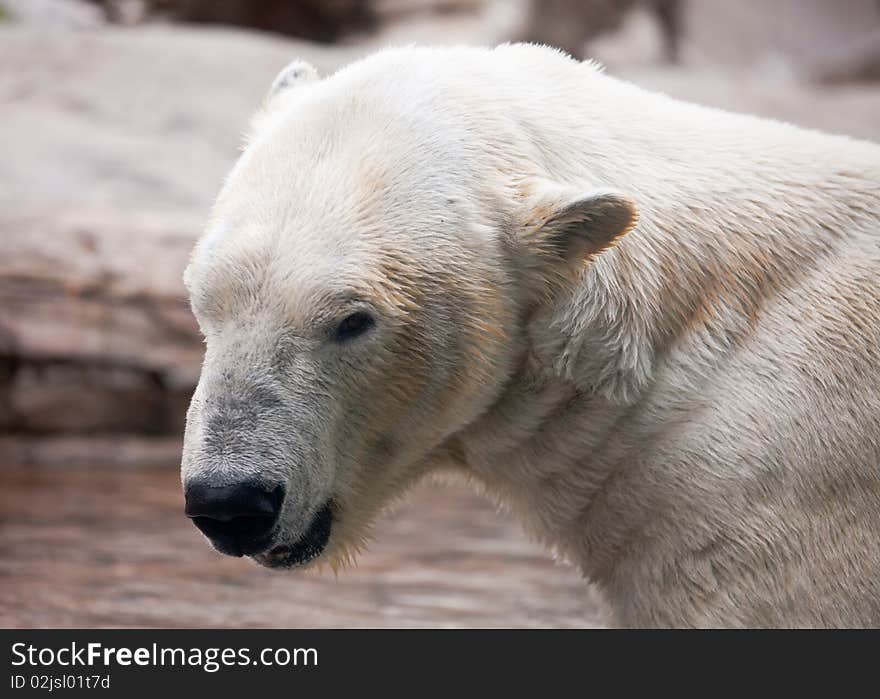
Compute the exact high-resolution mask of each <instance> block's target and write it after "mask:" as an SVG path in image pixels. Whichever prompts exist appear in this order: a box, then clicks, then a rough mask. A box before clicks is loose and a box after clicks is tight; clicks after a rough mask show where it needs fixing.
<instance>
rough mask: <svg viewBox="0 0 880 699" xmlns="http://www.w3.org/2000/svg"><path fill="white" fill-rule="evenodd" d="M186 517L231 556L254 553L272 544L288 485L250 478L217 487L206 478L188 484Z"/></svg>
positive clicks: (216, 546)
mask: <svg viewBox="0 0 880 699" xmlns="http://www.w3.org/2000/svg"><path fill="white" fill-rule="evenodd" d="M184 493H185V496H186V516H187V517H189V518H190V519H192V522H193V524H195V525H196V527H198V529H199V530H200V531H201V532H202V533H203V534H204V535H205V536H207V537H208V539H210V541H211V543H212V544H213V545H214V547H215V548H216V549H217V550H218V551H220V552H221V553H225V554H227V555H229V556H245V555H253V554H255V553H260V552H262V551H265V550H266V549H267V548H269V547H270V546H271V545H272V541H273V539H274V535H275V530H276V526H277V523H278V518H279V515H280V514H281V508H282V506H283V504H284V495H285V492H284V486H281V485H279V486H274V487H273V486H271V485H267V484H264V483H260V482H258V481H253V480H248V481H241V482H239V483H233V484H231V485H222V486H215V485H211V484H210V483H208V482H206V481H202V480H197V481H192V482H190V483H187V485H186V487H185V489H184Z"/></svg>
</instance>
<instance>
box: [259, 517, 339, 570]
mask: <svg viewBox="0 0 880 699" xmlns="http://www.w3.org/2000/svg"><path fill="white" fill-rule="evenodd" d="M332 528H333V508H332V507H331V504H330V503H329V502H328V503H326V504H325V505H324V506H323V507H322V508H321V509H320V510H318V513H317V514H316V515H315V516H314V518H313V519H312V523H311V524H310V525H309V528H308V529H307V530H306V532H305V533H304V534H303V535H302V536H301V537H300V538H299V539H297V540H296V541H295V542H294V543H293V544H278V545H276V546H273V547H272V548H271V549H269V550H268V551H266V552H264V553H260V554H256V555H254V556H252V558H253V559H254V560H255V561H256V562H257V563H259V564H260V565H263V566H265V567H267V568H299V567H302V566H305V565H307V564H308V563H310V562H311V561H314V560H315V559H316V558H318V556H320V555H321V554H322V553H323V552H324V549H325V548H326V547H327V542H328V541H329V540H330V530H331V529H332Z"/></svg>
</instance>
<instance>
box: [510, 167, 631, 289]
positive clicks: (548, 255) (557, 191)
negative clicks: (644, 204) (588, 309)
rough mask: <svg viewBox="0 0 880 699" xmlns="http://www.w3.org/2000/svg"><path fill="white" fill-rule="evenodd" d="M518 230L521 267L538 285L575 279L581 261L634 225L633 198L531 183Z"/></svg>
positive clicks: (611, 192)
mask: <svg viewBox="0 0 880 699" xmlns="http://www.w3.org/2000/svg"><path fill="white" fill-rule="evenodd" d="M529 189H530V190H531V192H532V193H533V195H532V196H531V197H529V198H528V200H527V205H526V213H525V223H524V225H523V226H522V228H521V230H520V242H521V246H522V248H523V250H524V252H525V253H526V257H527V267H528V268H530V270H531V271H532V272H533V275H532V276H533V277H534V276H537V277H538V279H536V280H535V281H539V282H540V286H542V287H544V288H546V287H547V286H550V287H556V286H558V285H559V283H563V282H565V281H570V280H572V279H574V278H576V277H577V275H578V273H579V272H580V271H581V270H582V269H583V267H584V264H585V263H586V262H587V261H588V260H590V259H592V258H593V257H595V256H596V255H598V254H599V253H601V252H602V251H603V250H606V249H607V248H609V247H611V246H612V245H614V244H615V243H616V242H617V241H618V240H619V239H620V238H621V237H623V236H624V235H626V234H627V233H629V232H630V231H631V230H632V229H633V228H635V226H636V223H637V222H638V218H639V214H638V209H637V207H636V204H635V202H634V201H633V200H632V199H631V198H630V197H629V196H627V195H626V194H623V193H620V192H615V191H613V190H606V189H600V190H593V191H589V192H577V191H576V190H572V189H569V188H567V187H562V186H559V185H556V184H554V183H549V182H546V181H541V182H539V183H531V186H530V187H529Z"/></svg>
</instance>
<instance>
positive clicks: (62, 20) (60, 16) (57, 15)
mask: <svg viewBox="0 0 880 699" xmlns="http://www.w3.org/2000/svg"><path fill="white" fill-rule="evenodd" d="M3 15H5V16H6V17H7V18H8V19H9V20H11V21H13V22H15V23H17V24H27V25H33V26H39V27H67V28H71V29H85V28H89V27H97V26H99V25H101V24H104V17H103V15H102V14H101V11H100V10H99V9H98V8H97V7H95V6H94V5H92V4H91V3H89V2H86V0H0V17H2V16H3Z"/></svg>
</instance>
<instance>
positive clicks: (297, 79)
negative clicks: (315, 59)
mask: <svg viewBox="0 0 880 699" xmlns="http://www.w3.org/2000/svg"><path fill="white" fill-rule="evenodd" d="M318 79H319V75H318V71H317V70H316V69H315V67H314V66H313V65H311V64H310V63H306V62H305V61H300V60H296V61H292V62H291V63H288V64H287V66H286V67H285V68H284V69H283V70H282V71H281V72H280V73H278V75H277V76H276V77H275V80H273V81H272V85H271V87H270V88H269V92H268V94H267V95H266V102H268V101H269V100H271V99H272V98H273V97H275V95H277V94H278V93H280V92H286V91H287V90H289V89H292V88H294V87H297V86H299V85H305V84H306V83H310V82H314V81H315V80H318Z"/></svg>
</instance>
